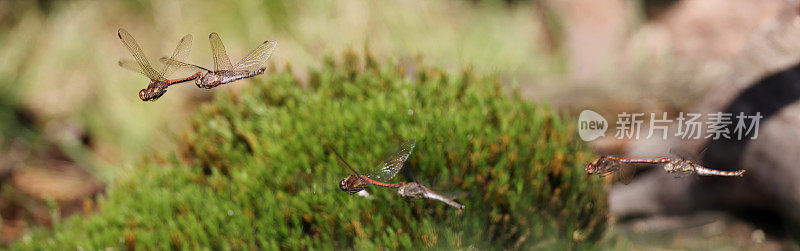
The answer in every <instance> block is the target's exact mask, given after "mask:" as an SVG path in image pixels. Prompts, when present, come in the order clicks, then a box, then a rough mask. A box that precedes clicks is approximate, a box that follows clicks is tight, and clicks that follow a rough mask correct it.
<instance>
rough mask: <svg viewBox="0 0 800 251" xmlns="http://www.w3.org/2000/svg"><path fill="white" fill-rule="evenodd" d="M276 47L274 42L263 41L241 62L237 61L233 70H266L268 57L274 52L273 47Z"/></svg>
mask: <svg viewBox="0 0 800 251" xmlns="http://www.w3.org/2000/svg"><path fill="white" fill-rule="evenodd" d="M277 45H278V43H277V42H275V41H271V40H267V41H264V42H263V43H261V45H259V46H258V48H256V49H255V50H253V52H250V54H249V55H247V56H246V57H244V58H243V59H242V61H239V63H238V64H236V67H235V68H234V69H233V70H246V71H255V70H258V69H261V68H266V67H267V59H269V56H271V55H272V51H273V50H275V46H277Z"/></svg>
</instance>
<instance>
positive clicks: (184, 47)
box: [161, 34, 192, 78]
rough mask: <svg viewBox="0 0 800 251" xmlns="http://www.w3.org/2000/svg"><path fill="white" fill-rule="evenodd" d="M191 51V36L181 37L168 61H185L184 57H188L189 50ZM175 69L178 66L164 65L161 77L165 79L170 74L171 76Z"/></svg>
mask: <svg viewBox="0 0 800 251" xmlns="http://www.w3.org/2000/svg"><path fill="white" fill-rule="evenodd" d="M191 49H192V35H191V34H190V35H186V36H183V38H181V41H180V42H178V46H177V47H175V51H174V52H172V57H170V59H172V60H175V61H181V60H185V59H186V57H188V56H189V50H191ZM177 68H178V66H176V65H173V64H164V69H162V70H161V76H162V77H164V78H166V77H168V76H169V75H170V74H172V72H174V71H175V69H177Z"/></svg>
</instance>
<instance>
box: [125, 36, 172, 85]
mask: <svg viewBox="0 0 800 251" xmlns="http://www.w3.org/2000/svg"><path fill="white" fill-rule="evenodd" d="M117 36H119V40H121V41H122V44H124V45H125V47H127V48H128V51H130V52H131V55H133V58H134V59H135V60H136V63H138V64H139V68H140V69H141V71H140V72H141V73H144V75H145V76H147V77H148V78H150V80H159V79H163V77H162V76H161V74H159V73H158V72H157V71H156V70H155V69H153V67H152V66H151V65H150V62H149V61H147V57H146V56H145V55H144V52H142V48H141V47H139V44H138V43H136V39H133V36H131V34H130V33H128V31H126V30H125V29H119V31H118V32H117Z"/></svg>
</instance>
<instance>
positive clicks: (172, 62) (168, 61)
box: [160, 57, 209, 71]
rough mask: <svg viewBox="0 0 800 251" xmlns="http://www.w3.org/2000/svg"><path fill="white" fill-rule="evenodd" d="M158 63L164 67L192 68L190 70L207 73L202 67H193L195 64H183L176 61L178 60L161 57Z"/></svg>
mask: <svg viewBox="0 0 800 251" xmlns="http://www.w3.org/2000/svg"><path fill="white" fill-rule="evenodd" d="M160 61H161V63H164V64H165V65H171V66H177V67H182V68H192V69H195V70H201V71H209V70H208V69H206V68H203V67H202V66H199V65H195V64H190V63H185V62H182V61H178V60H175V59H172V58H166V57H162V58H161V59H160Z"/></svg>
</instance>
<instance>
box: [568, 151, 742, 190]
mask: <svg viewBox="0 0 800 251" xmlns="http://www.w3.org/2000/svg"><path fill="white" fill-rule="evenodd" d="M641 165H662V166H663V168H664V171H666V172H667V173H680V174H682V175H684V176H686V175H692V174H696V175H699V176H728V177H734V176H735V177H742V176H744V173H745V170H738V171H721V170H714V169H710V168H706V167H704V166H702V165H700V164H698V163H695V162H693V161H691V160H688V159H685V158H658V159H632V158H621V157H615V156H602V157H599V158H597V159H595V160H594V161H592V162H589V163H588V164H586V166H584V168H583V170H584V171H585V172H586V174H587V175H592V174H598V175H600V176H601V177H605V176H608V175H611V174H614V179H615V180H617V181H620V182H622V183H623V184H626V185H627V184H629V183H630V181H631V180H632V179H633V174H634V173H635V172H634V169H636V167H637V166H641Z"/></svg>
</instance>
